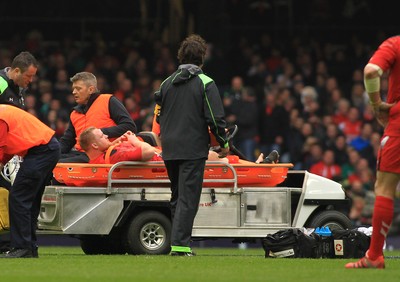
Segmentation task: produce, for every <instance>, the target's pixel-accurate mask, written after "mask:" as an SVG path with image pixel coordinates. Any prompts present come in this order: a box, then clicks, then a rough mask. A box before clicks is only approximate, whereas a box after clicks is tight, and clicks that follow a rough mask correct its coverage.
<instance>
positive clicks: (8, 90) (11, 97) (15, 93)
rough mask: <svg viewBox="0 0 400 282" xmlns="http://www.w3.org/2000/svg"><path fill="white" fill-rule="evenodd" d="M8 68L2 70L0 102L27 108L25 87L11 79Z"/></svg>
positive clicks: (0, 71)
mask: <svg viewBox="0 0 400 282" xmlns="http://www.w3.org/2000/svg"><path fill="white" fill-rule="evenodd" d="M6 70H7V68H5V69H2V70H0V104H10V105H14V106H17V107H19V108H21V109H24V108H25V102H24V93H25V90H26V89H25V88H20V87H19V86H18V85H16V84H14V81H13V80H11V79H9V78H8V77H7V74H6Z"/></svg>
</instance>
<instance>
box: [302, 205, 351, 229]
mask: <svg viewBox="0 0 400 282" xmlns="http://www.w3.org/2000/svg"><path fill="white" fill-rule="evenodd" d="M322 226H328V227H329V228H330V229H331V230H334V229H351V228H353V224H352V223H351V220H350V219H349V218H348V217H347V216H346V215H344V214H343V213H341V212H338V211H333V210H331V211H322V212H319V213H317V214H316V215H315V216H314V217H313V218H312V219H311V221H309V223H308V224H307V227H311V228H316V227H322Z"/></svg>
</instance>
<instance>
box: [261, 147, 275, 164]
mask: <svg viewBox="0 0 400 282" xmlns="http://www.w3.org/2000/svg"><path fill="white" fill-rule="evenodd" d="M277 162H279V153H278V151H277V150H273V151H272V152H271V153H269V155H268V156H267V157H266V158H265V159H264V160H263V161H262V163H265V164H276V163H277Z"/></svg>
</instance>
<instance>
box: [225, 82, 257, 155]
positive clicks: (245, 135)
mask: <svg viewBox="0 0 400 282" xmlns="http://www.w3.org/2000/svg"><path fill="white" fill-rule="evenodd" d="M230 108H231V113H230V115H229V116H227V118H226V120H227V121H229V122H230V124H236V125H237V126H238V128H239V130H238V133H237V134H236V138H235V140H234V143H235V145H237V148H238V149H239V150H240V151H241V152H242V153H243V154H244V156H246V158H247V159H248V160H249V161H255V160H256V156H255V149H256V146H257V141H256V138H257V137H258V121H259V117H258V106H257V104H256V97H255V95H254V92H253V90H252V89H249V88H247V87H245V88H243V89H242V92H241V94H240V97H238V99H236V98H235V100H233V102H232V105H231V107H230Z"/></svg>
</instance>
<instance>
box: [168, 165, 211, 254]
mask: <svg viewBox="0 0 400 282" xmlns="http://www.w3.org/2000/svg"><path fill="white" fill-rule="evenodd" d="M164 163H165V166H166V168H167V172H168V177H169V179H170V181H171V192H172V195H171V213H172V232H171V245H172V246H182V247H189V246H190V239H191V235H192V228H193V221H194V218H195V216H196V214H197V210H198V209H199V202H200V196H201V190H202V186H203V177H204V167H205V163H206V159H197V160H169V161H164Z"/></svg>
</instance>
